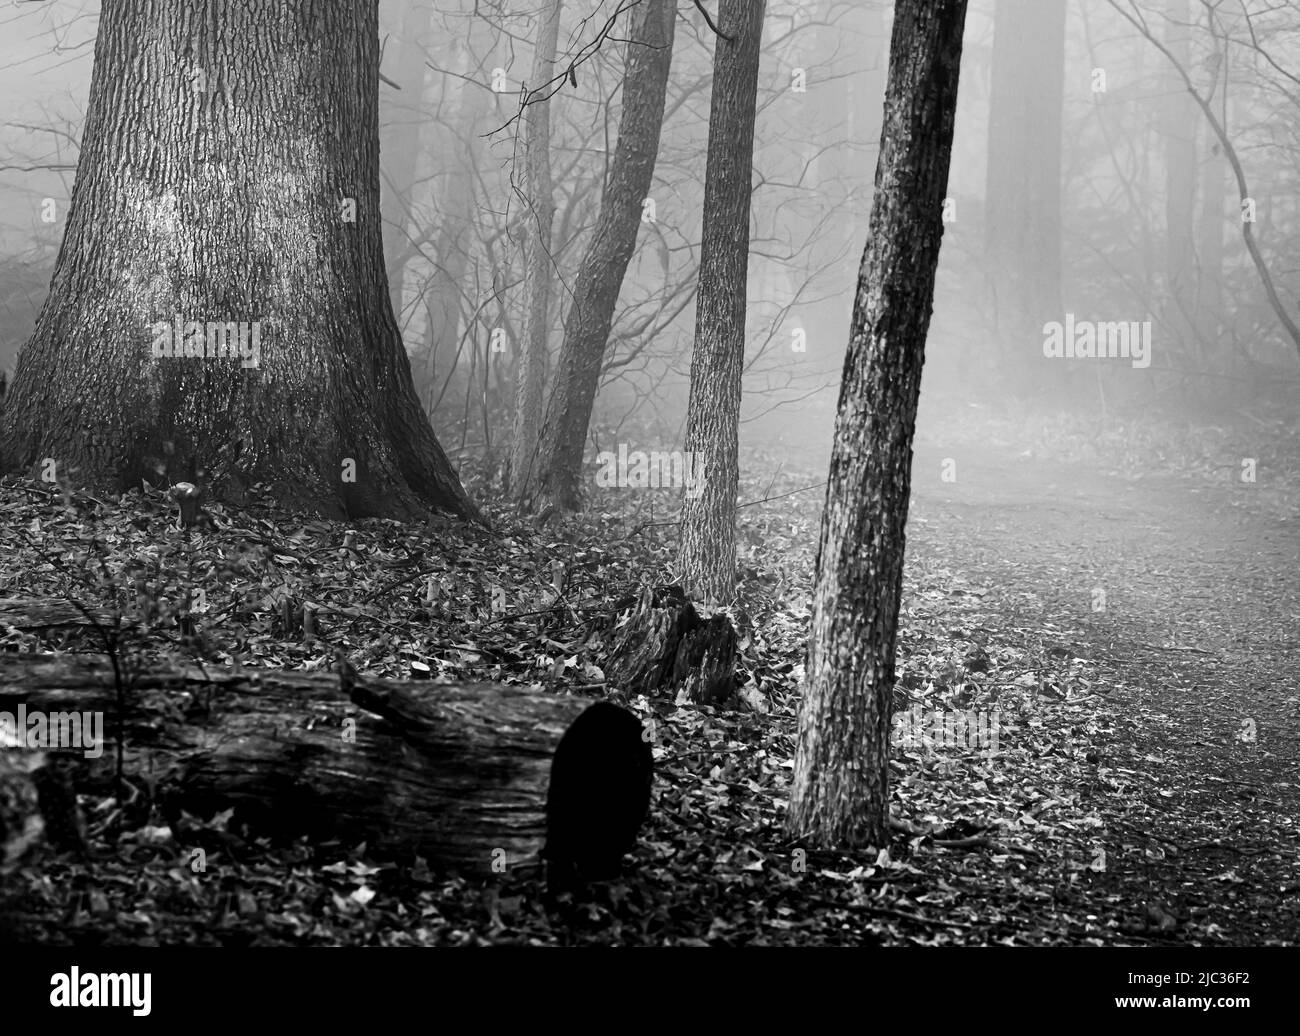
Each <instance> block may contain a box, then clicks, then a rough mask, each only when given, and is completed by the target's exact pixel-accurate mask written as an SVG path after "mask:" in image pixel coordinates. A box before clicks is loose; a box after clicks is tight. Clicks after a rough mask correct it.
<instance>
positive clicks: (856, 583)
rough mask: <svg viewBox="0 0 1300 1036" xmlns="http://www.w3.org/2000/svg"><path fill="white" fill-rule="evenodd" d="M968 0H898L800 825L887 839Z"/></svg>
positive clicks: (811, 834) (808, 697)
mask: <svg viewBox="0 0 1300 1036" xmlns="http://www.w3.org/2000/svg"><path fill="white" fill-rule="evenodd" d="M965 18H966V0H899V2H898V4H897V5H896V6H895V9H894V30H893V41H892V43H891V46H890V57H889V88H888V98H887V100H886V103H885V126H884V131H883V135H882V137H881V143H880V162H879V165H878V166H877V168H876V196H875V201H874V203H873V205H872V211H871V229H870V234H869V237H868V239H867V248H866V252H865V254H864V255H863V257H862V268H861V270H860V271H859V274H858V287H857V294H856V297H855V299H854V306H853V323H852V334H851V337H850V339H849V350H848V356H847V358H846V360H845V364H844V380H843V383H842V385H841V387H840V400H839V412H838V415H837V417H836V421H835V444H834V449H833V452H832V456H831V468H830V477H829V479H828V485H827V490H826V510H825V512H824V514H823V516H822V528H821V541H820V545H819V549H818V555H817V584H816V589H815V590H814V593H813V614H812V633H811V636H810V638H809V646H808V663H807V678H806V681H805V684H804V692H803V702H802V705H801V707H800V710H799V737H798V746H797V750H796V755H795V773H794V784H793V787H792V788H791V797H790V811H789V814H788V819H787V826H788V829H789V831H790V833H791V834H793V835H795V836H796V837H802V838H807V839H808V840H809V841H810V842H812V843H813V844H814V845H819V846H835V847H839V848H844V847H850V846H862V845H877V846H880V845H884V844H885V842H886V839H887V828H888V818H889V765H888V764H889V729H890V696H891V692H892V690H893V684H894V646H895V637H896V632H897V627H898V606H899V599H900V596H901V593H902V581H903V548H904V527H905V525H906V522H907V504H908V492H909V489H910V483H911V466H912V438H913V434H914V432H915V427H916V408H917V401H918V399H919V396H920V388H921V366H922V363H923V362H924V359H925V336H926V333H927V331H928V329H929V323H930V307H931V305H932V303H933V298H934V277H935V267H936V265H937V263H938V260H939V245H940V243H941V241H942V239H943V221H942V208H943V199H944V196H945V195H946V193H947V189H948V165H949V160H950V158H951V154H952V134H953V121H954V116H955V113H956V110H957V80H958V74H959V72H960V66H961V43H962V29H963V26H964V24H965Z"/></svg>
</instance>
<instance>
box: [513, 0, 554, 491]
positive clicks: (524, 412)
mask: <svg viewBox="0 0 1300 1036" xmlns="http://www.w3.org/2000/svg"><path fill="white" fill-rule="evenodd" d="M561 6H562V0H547V3H546V6H545V7H544V9H543V13H542V20H541V22H540V23H539V25H538V27H537V42H536V45H535V49H534V51H533V76H532V79H531V80H530V81H529V84H528V93H527V94H526V95H525V97H524V103H525V105H526V108H525V109H524V148H525V157H524V165H525V169H526V170H527V172H526V177H527V182H528V189H527V198H528V212H527V213H526V214H525V216H524V225H525V226H526V228H527V239H528V249H527V255H528V259H527V274H526V277H527V282H528V323H527V326H526V327H525V329H524V342H523V352H522V354H521V355H520V357H519V362H518V364H517V365H516V367H515V379H516V382H515V420H514V428H513V441H512V442H511V448H510V493H511V496H512V497H513V498H514V499H515V500H516V501H517V502H520V503H522V502H523V501H524V493H525V491H526V489H527V487H528V484H529V481H530V480H531V478H532V466H533V463H534V458H535V457H536V451H537V436H538V434H539V432H540V431H541V423H542V382H543V380H544V379H545V377H546V344H547V338H548V337H549V332H550V319H551V318H550V307H551V263H552V262H553V260H552V258H551V224H552V223H553V222H554V220H555V197H554V191H553V189H552V186H551V100H550V98H551V94H552V93H554V92H555V89H556V87H555V84H554V83H552V82H551V79H552V78H553V77H554V75H555V48H556V41H557V40H558V38H559V34H560V8H561Z"/></svg>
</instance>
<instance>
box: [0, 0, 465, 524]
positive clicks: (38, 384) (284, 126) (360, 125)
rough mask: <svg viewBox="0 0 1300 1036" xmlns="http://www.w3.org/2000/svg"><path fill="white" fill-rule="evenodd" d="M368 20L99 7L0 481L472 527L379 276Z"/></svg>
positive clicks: (292, 6)
mask: <svg viewBox="0 0 1300 1036" xmlns="http://www.w3.org/2000/svg"><path fill="white" fill-rule="evenodd" d="M378 57H379V41H378V31H377V26H376V10H375V4H374V3H373V0H334V2H331V3H328V4H320V3H315V2H311V0H284V2H282V3H277V4H273V5H263V4H217V5H211V4H207V3H203V2H200V0H117V2H115V3H112V4H106V5H104V9H103V12H102V13H101V15H100V23H99V35H98V39H97V42H96V46H95V65H94V72H93V74H92V77H91V86H90V102H89V106H88V109H87V113H86V124H85V129H84V132H83V136H82V143H81V156H80V160H79V163H78V168H77V180H76V186H75V188H74V190H73V197H72V205H71V209H70V212H69V215H68V226H67V232H66V235H65V237H64V242H63V247H62V249H61V250H60V253H59V259H58V262H57V264H56V268H55V273H54V277H53V281H52V283H51V286H50V295H49V298H48V300H47V302H46V304H45V307H44V309H43V310H42V312H41V316H40V319H39V320H38V322H37V326H36V330H35V332H34V334H33V336H32V339H31V341H30V342H29V343H28V345H27V348H26V349H25V350H24V351H23V353H22V356H21V357H20V360H19V367H18V372H17V377H16V383H15V385H14V387H13V392H12V395H11V399H10V401H9V403H8V405H7V406H6V408H5V412H4V416H3V423H2V424H0V470H13V469H15V468H29V467H31V466H33V465H36V464H44V463H45V460H46V458H49V459H52V460H53V461H54V463H55V464H56V465H57V469H58V471H59V472H60V473H63V474H72V475H74V476H75V477H76V478H77V479H78V480H80V481H84V482H86V483H88V484H90V485H93V486H97V487H101V488H103V489H105V490H106V491H110V492H111V491H115V490H121V489H125V488H127V487H130V486H138V485H139V484H140V479H141V478H143V477H147V478H150V479H152V480H158V479H159V478H168V479H171V480H175V479H176V478H178V477H188V476H193V475H194V474H195V473H196V472H197V471H200V470H206V471H207V472H208V473H209V476H210V484H211V487H212V489H213V490H214V491H216V492H223V491H228V492H229V494H230V495H231V496H232V497H233V498H234V499H236V500H238V498H239V490H240V488H241V487H244V486H247V485H249V484H251V483H254V482H258V483H261V484H262V485H263V486H265V487H266V488H267V489H268V490H269V491H270V492H271V493H272V494H274V495H275V496H276V497H278V498H279V499H280V500H281V501H282V502H284V503H286V504H288V505H290V506H303V507H310V508H314V509H317V510H320V511H322V512H324V513H325V514H328V515H334V516H351V517H362V516H367V515H386V516H394V517H413V516H417V515H420V514H422V513H425V512H426V511H427V508H428V506H430V505H433V506H436V507H440V508H445V509H448V510H451V511H454V512H457V513H459V514H462V515H467V516H469V515H475V514H476V511H475V509H474V507H473V505H472V504H471V503H470V501H469V500H468V499H467V498H466V496H465V493H464V490H463V489H462V488H461V485H460V481H459V479H458V478H457V477H456V474H455V472H454V471H453V470H452V468H451V465H450V464H449V463H448V461H447V458H446V456H445V455H444V454H443V451H442V449H441V447H440V446H439V444H438V441H437V439H436V438H435V437H434V435H433V431H432V429H431V428H430V427H429V422H428V420H427V418H426V417H425V415H424V412H423V411H422V410H421V408H420V405H419V401H418V400H417V399H416V396H415V390H414V387H413V385H412V382H411V370H410V364H409V362H408V361H407V357H406V352H405V350H404V349H403V348H402V343H401V338H400V336H399V334H398V330H397V325H396V322H395V321H394V319H393V310H392V306H391V304H390V302H389V297H388V290H387V281H386V279H385V276H384V266H383V246H382V239H381V223H380V213H379V133H378V117H377V107H378V105H377V86H378V76H377V63H378Z"/></svg>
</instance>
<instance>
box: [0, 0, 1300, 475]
mask: <svg viewBox="0 0 1300 1036" xmlns="http://www.w3.org/2000/svg"><path fill="white" fill-rule="evenodd" d="M539 6H540V5H538V4H531V3H522V4H521V3H506V2H500V3H496V2H484V0H479V2H477V3H474V2H471V0H439V2H434V3H427V2H420V3H408V2H398V0H381V3H380V4H379V8H380V20H381V39H383V41H384V56H383V61H382V75H383V77H384V80H385V81H384V82H381V85H380V133H381V142H382V145H381V146H382V150H381V162H382V176H383V201H384V213H383V216H384V240H385V253H386V256H385V258H386V262H387V268H388V275H389V280H390V286H391V292H392V298H393V303H394V307H395V310H396V312H397V314H398V320H399V324H400V325H401V327H402V329H403V335H404V339H405V342H406V347H407V350H408V353H409V354H410V357H411V363H412V368H413V372H414V375H415V380H416V385H417V389H418V391H419V394H420V397H421V399H422V400H423V401H424V403H425V406H426V407H427V408H428V410H429V412H430V414H431V417H432V421H433V425H434V428H435V430H436V432H437V434H438V436H439V438H440V440H441V441H442V442H443V444H444V445H445V446H446V448H447V450H448V452H449V454H450V455H451V457H452V460H453V463H455V464H457V465H459V466H461V468H462V471H463V473H464V474H466V477H467V478H468V479H470V480H471V481H472V480H473V479H474V478H475V477H476V476H475V472H476V471H478V472H480V473H481V474H483V475H486V476H487V477H491V476H492V475H493V473H494V472H496V471H497V470H498V468H499V465H500V464H501V462H502V459H503V457H504V455H505V453H506V449H505V448H506V447H507V446H508V439H509V434H510V423H511V419H512V412H513V401H514V390H513V384H514V375H515V359H516V355H517V352H518V350H516V349H515V348H514V347H513V346H511V345H508V344H507V343H513V342H517V341H519V334H520V331H521V329H522V326H523V324H524V307H525V305H526V299H525V292H524V284H523V273H524V266H523V255H524V248H525V240H526V235H527V233H528V212H527V204H526V202H525V200H524V196H523V194H522V192H521V190H520V187H521V183H522V176H523V168H522V152H521V144H520V139H519V137H520V132H521V128H522V122H521V120H520V119H519V118H518V115H519V105H520V97H521V90H522V89H523V88H524V87H525V86H527V85H528V84H527V82H526V80H527V77H528V75H529V71H530V69H531V64H532V40H533V38H534V36H535V31H536V18H537V16H538V13H539V12H538V9H539ZM622 6H626V4H624V5H622ZM619 10H620V5H619V4H617V3H614V2H609V0H607V2H602V3H597V4H594V5H584V6H581V7H579V6H578V5H567V6H566V8H565V10H564V12H563V18H562V23H561V29H560V55H559V58H558V61H557V67H558V68H561V69H563V68H565V67H567V66H569V65H570V64H571V63H572V64H573V68H574V79H575V80H576V82H573V83H570V84H569V85H566V86H565V88H564V89H563V90H561V91H560V92H558V93H557V95H556V97H555V98H554V99H553V102H552V106H551V120H552V138H551V147H552V151H551V163H552V173H553V176H554V181H555V197H556V204H557V211H556V218H555V222H554V239H553V240H554V247H553V256H554V263H555V271H554V272H555V274H556V277H557V283H558V288H557V290H558V292H559V299H558V304H554V303H553V304H552V306H551V319H552V321H553V324H554V329H553V333H552V336H551V346H552V352H554V349H555V348H556V347H558V343H559V341H560V339H561V337H562V334H561V327H562V321H563V320H564V319H565V316H566V313H567V308H568V298H567V292H568V290H569V288H570V287H571V285H572V281H573V277H574V274H575V272H576V268H577V264H578V261H579V260H580V258H581V256H582V254H583V251H584V250H585V247H586V244H587V241H588V238H589V236H590V231H591V228H592V226H593V225H594V223H595V220H596V216H597V214H598V212H599V208H600V198H601V189H602V183H603V177H604V174H605V170H606V167H607V163H608V160H609V158H610V155H611V154H612V150H613V147H614V143H615V139H616V131H617V123H618V113H619V105H620V101H621V84H622V65H623V56H624V48H623V45H622V37H621V34H620V32H621V28H622V22H621V21H619V22H616V23H613V24H611V20H612V19H614V16H615V14H616V13H617V12H618V11H619ZM97 15H98V4H96V3H93V2H90V3H81V4H75V3H58V4H29V3H21V4H19V3H9V4H6V5H5V6H4V7H0V34H2V35H3V43H0V54H2V55H3V60H0V369H6V368H12V367H13V365H14V359H15V356H16V355H17V352H18V350H19V349H20V348H21V346H22V344H23V342H24V341H25V340H26V338H27V337H28V335H29V334H30V333H31V330H32V328H33V325H34V323H35V320H36V317H37V314H38V312H39V310H40V307H41V305H42V303H43V301H44V298H45V295H46V292H47V289H48V285H49V281H50V274H51V271H52V267H53V262H54V259H55V256H56V254H57V249H58V246H59V243H60V240H61V235H62V230H63V226H64V217H65V215H66V211H67V206H68V202H69V199H70V197H71V192H72V186H73V179H74V175H75V169H76V162H77V153H78V140H79V137H80V133H81V124H82V115H83V111H84V108H85V101H86V97H87V95H88V91H89V76H90V69H91V62H92V54H93V48H94V35H95V30H96V24H97ZM999 19H1001V22H999ZM890 25H891V14H890V5H889V4H884V3H871V2H862V0H854V2H847V3H846V2H835V0H822V2H818V3H792V2H782V0H772V2H771V3H770V4H769V10H768V18H767V23H766V28H765V35H764V50H763V57H762V64H761V67H760V85H759V91H760V92H759V113H758V121H757V130H756V140H755V158H754V166H755V168H754V197H753V217H752V219H753V234H752V249H751V258H750V267H749V309H748V313H749V317H748V327H747V343H748V345H747V358H746V377H745V384H744V421H745V423H744V425H743V426H742V431H741V434H742V443H745V444H746V445H747V446H748V447H750V448H756V449H759V450H760V451H764V452H763V455H764V456H768V457H769V458H770V462H771V464H772V465H773V466H774V467H777V466H780V465H782V464H785V463H790V462H796V461H798V462H806V463H807V464H808V465H809V466H810V467H822V468H823V470H824V464H825V460H826V458H827V456H828V455H829V449H830V441H831V427H832V424H833V421H834V413H835V403H836V395H837V389H838V384H839V375H840V368H841V364H842V362H843V356H844V351H845V347H846V344H847V340H848V329H849V317H850V313H851V308H852V292H853V285H854V282H855V279H856V277H857V272H858V264H859V260H860V257H861V254H862V249H863V245H864V243H865V241H866V238H867V233H868V218H869V213H870V204H871V193H872V183H873V180H874V175H875V168H876V159H877V152H878V146H879V134H880V124H881V104H882V98H883V92H884V81H885V71H886V67H887V62H888V41H889V32H890ZM999 29H1000V30H1001V31H1000V32H999V31H998V30H999ZM709 35H710V34H709V32H708V30H707V28H706V27H705V26H704V24H703V22H702V20H701V19H700V18H698V17H694V16H693V8H692V7H691V6H690V5H689V4H684V5H682V6H681V9H680V10H679V13H678V24H677V43H676V52H675V54H674V56H673V66H672V72H671V77H670V81H669V86H668V102H667V111H666V116H665V122H664V129H663V136H662V143H661V147H660V153H659V158H658V163H657V165H656V169H655V176H654V187H653V190H652V192H651V195H650V198H649V199H648V201H647V205H648V206H649V210H648V213H647V215H646V216H645V217H643V221H642V226H641V232H640V235H639V238H638V242H637V249H636V253H635V255H634V257H633V260H632V263H631V266H630V268H629V271H628V275H627V278H626V279H625V282H624V284H623V288H622V293H621V296H620V302H619V307H618V310H617V312H616V316H615V323H614V328H613V332H612V336H611V341H610V345H609V348H608V349H607V350H606V354H605V372H604V380H603V383H602V388H601V391H600V394H599V396H598V399H597V404H596V413H595V417H594V420H593V423H592V432H591V436H590V439H589V443H588V446H589V454H588V456H589V466H588V472H589V473H590V472H591V470H592V469H591V467H590V458H591V457H594V455H595V453H596V452H597V451H598V450H600V449H608V448H614V444H615V443H617V442H624V443H630V444H631V448H634V449H635V448H651V449H675V448H677V447H679V446H680V445H681V442H682V437H683V432H684V426H685V405H686V395H687V388H688V380H689V368H690V359H691V345H692V337H693V330H694V312H693V311H694V305H693V303H694V291H695V286H696V267H697V263H698V259H699V239H700V210H701V204H702V198H703V183H702V178H703V172H704V149H705V143H706V138H707V128H708V105H709V90H710V73H711V61H712V41H711V40H710V39H709V38H707V37H708V36H709ZM1297 42H1300V9H1297V8H1295V7H1294V6H1291V5H1281V6H1279V5H1272V4H1264V3H1256V2H1250V0H1248V2H1245V3H1236V2H1234V3H1231V4H1228V3H1219V2H1209V0H1150V2H1142V3H1132V2H1129V0H1117V2H1114V3H1112V2H1109V0H1105V2H1103V0H1085V2H1082V3H1078V2H1070V3H1066V2H1064V0H1059V2H1058V0H1014V2H1007V0H1004V2H1002V3H999V4H997V5H996V10H995V5H994V4H993V3H992V2H991V0H979V2H974V3H972V5H971V11H970V15H969V19H968V24H967V31H966V39H965V45H964V50H963V56H962V71H961V91H960V106H959V111H958V113H957V121H956V127H957V128H956V141H955V145H954V152H953V162H952V173H951V177H950V181H949V204H948V211H947V212H946V213H945V221H946V227H945V236H944V246H943V252H942V259H941V264H940V269H939V276H938V286H937V290H936V302H935V315H934V320H933V323H932V325H931V331H930V338H929V342H928V344H927V350H926V351H927V363H926V367H925V379H924V384H923V390H922V396H921V400H922V401H921V417H920V427H919V429H918V449H920V448H921V447H923V446H924V444H925V443H926V442H927V441H929V440H931V439H934V438H935V437H943V438H945V439H947V440H951V439H952V438H953V437H954V436H960V435H961V433H962V431H963V430H971V431H972V434H973V431H974V430H975V429H979V430H980V433H979V434H980V435H986V434H987V428H988V427H989V422H990V421H994V422H1003V427H1004V430H1005V431H1006V434H1008V435H1011V436H1012V437H1013V438H1014V436H1015V435H1016V433H1017V429H1018V428H1019V430H1020V431H1021V432H1022V433H1023V434H1024V435H1025V436H1026V437H1027V441H1026V442H1025V444H1024V445H1025V446H1026V448H1028V449H1030V450H1035V451H1040V450H1045V449H1048V447H1047V446H1046V445H1045V444H1044V443H1043V442H1042V435H1041V429H1042V427H1043V425H1042V424H1041V423H1040V424H1037V425H1035V426H1034V427H1033V429H1031V428H1030V427H1029V425H1027V424H1022V425H1017V422H1018V421H1021V420H1022V418H1023V417H1024V415H1027V414H1030V413H1038V414H1039V415H1040V421H1041V420H1042V418H1041V415H1043V414H1046V415H1050V416H1049V418H1048V420H1049V421H1050V422H1053V424H1052V427H1055V428H1056V429H1057V430H1058V431H1059V437H1058V438H1057V439H1056V440H1055V441H1054V444H1053V445H1052V446H1051V447H1050V448H1051V450H1054V451H1057V452H1062V451H1064V452H1067V453H1069V452H1075V453H1077V452H1082V453H1085V454H1086V453H1087V452H1088V450H1089V449H1091V448H1092V447H1093V446H1094V445H1095V443H1096V441H1097V440H1099V439H1100V438H1102V437H1104V436H1106V435H1116V434H1119V435H1123V436H1126V437H1129V438H1130V439H1131V438H1132V437H1133V436H1134V435H1135V434H1136V433H1135V429H1140V428H1141V426H1142V422H1143V421H1145V420H1148V419H1154V418H1155V417H1157V416H1158V417H1160V418H1162V419H1165V420H1169V419H1172V420H1174V421H1175V422H1178V421H1182V422H1186V426H1187V428H1188V429H1189V435H1191V434H1192V433H1191V431H1190V429H1193V428H1197V427H1202V426H1208V425H1214V424H1216V423H1223V422H1230V423H1239V422H1243V421H1244V422H1246V423H1247V424H1249V423H1251V422H1254V421H1259V420H1261V419H1263V418H1264V417H1267V416H1268V415H1270V414H1272V415H1281V416H1283V417H1285V416H1286V415H1293V414H1294V413H1295V409H1296V407H1295V404H1296V401H1297V399H1298V398H1300V362H1297V361H1298V359H1300V344H1298V343H1297V341H1295V340H1293V337H1292V335H1291V334H1290V333H1289V332H1288V330H1287V328H1286V326H1285V322H1284V321H1285V319H1287V318H1288V316H1287V315H1294V314H1295V313H1296V310H1297V306H1300V301H1298V300H1300V285H1298V284H1297V263H1298V262H1300V250H1298V249H1297V246H1296V245H1295V243H1294V242H1295V240H1296V234H1295V233H1294V228H1295V225H1296V222H1297V220H1298V219H1300V212H1298V211H1297V209H1298V205H1297V198H1298V197H1300V193H1298V192H1297V190H1296V183H1295V178H1296V176H1297V169H1298V168H1300V162H1297V149H1300V140H1298V139H1297V128H1298V127H1300V119H1297V105H1300V86H1298V85H1297V83H1300V80H1298V79H1297V78H1296V77H1297V75H1300V57H1298V56H1300V48H1297V47H1296V44H1297ZM1189 86H1191V87H1192V88H1193V89H1194V90H1195V91H1196V92H1197V94H1198V95H1199V96H1200V97H1201V98H1202V99H1203V100H1204V102H1205V106H1204V108H1203V107H1202V106H1201V105H1199V104H1198V103H1197V101H1196V100H1195V98H1194V97H1193V95H1192V93H1191V92H1189V89H1188V87H1189ZM1207 109H1208V111H1209V112H1210V113H1212V114H1213V116H1214V118H1215V119H1216V120H1217V121H1218V122H1219V124H1220V127H1221V129H1222V131H1223V133H1224V135H1225V136H1226V138H1227V140H1228V143H1229V145H1230V146H1229V147H1225V146H1224V144H1223V141H1222V140H1221V139H1220V137H1219V135H1218V133H1216V131H1215V129H1214V128H1213V127H1212V126H1211V123H1210V119H1209V118H1208V117H1207V114H1206V110H1207ZM990 156H993V159H992V161H990ZM1234 162H1235V163H1236V164H1237V165H1238V167H1239V170H1240V175H1241V177H1242V178H1243V180H1244V183H1245V186H1246V193H1247V196H1248V198H1249V199H1250V206H1249V208H1250V211H1249V215H1248V217H1247V218H1248V220H1249V222H1248V223H1247V224H1246V225H1247V226H1248V227H1249V229H1250V231H1251V232H1252V233H1253V237H1254V239H1255V242H1256V244H1257V248H1258V253H1259V255H1258V257H1257V258H1252V256H1251V254H1250V252H1249V250H1248V248H1247V245H1246V242H1245V241H1244V239H1243V215H1242V213H1243V206H1242V203H1241V200H1240V197H1239V187H1238V180H1237V172H1236V171H1235V170H1234V168H1233V164H1234ZM1265 272H1266V275H1267V279H1271V280H1272V282H1273V285H1274V291H1275V296H1276V298H1275V301H1274V300H1270V297H1269V293H1268V290H1267V288H1266V286H1265V280H1266V277H1265ZM1067 314H1073V315H1074V316H1075V317H1076V318H1077V319H1078V320H1079V321H1097V322H1110V321H1125V322H1127V321H1150V322H1151V356H1150V361H1149V366H1146V367H1135V366H1134V365H1133V364H1132V363H1130V362H1129V361H1128V360H1127V359H1122V358H1119V359H1104V360H1098V359H1092V360H1084V359H1077V360H1064V361H1061V360H1055V361H1054V360H1050V359H1046V358H1045V357H1044V356H1043V326H1044V324H1046V323H1048V322H1051V321H1062V322H1063V321H1065V320H1066V319H1067ZM494 332H495V334H496V337H495V338H494ZM548 381H549V372H548ZM1117 416H1118V417H1120V418H1122V423H1121V424H1116V422H1115V421H1114V420H1112V419H1113V418H1115V417H1117ZM1120 428H1122V431H1116V429H1120ZM768 450H772V451H775V452H772V453H770V454H768V453H766V451H768ZM467 466H469V467H470V468H471V469H473V470H471V471H469V472H465V470H464V469H465V468H466V467H467Z"/></svg>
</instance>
